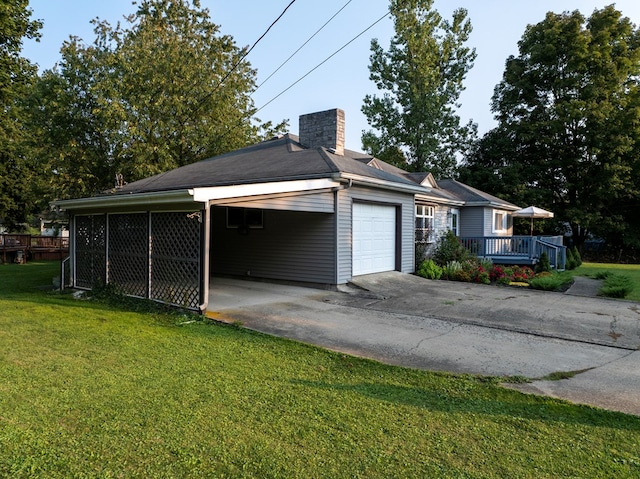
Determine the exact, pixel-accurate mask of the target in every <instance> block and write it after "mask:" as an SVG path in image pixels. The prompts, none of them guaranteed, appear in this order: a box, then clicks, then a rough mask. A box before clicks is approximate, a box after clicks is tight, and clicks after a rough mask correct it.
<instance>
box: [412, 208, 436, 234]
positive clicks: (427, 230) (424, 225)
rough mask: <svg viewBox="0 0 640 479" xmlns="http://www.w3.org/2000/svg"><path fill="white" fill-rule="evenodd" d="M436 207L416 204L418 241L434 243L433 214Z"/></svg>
mask: <svg viewBox="0 0 640 479" xmlns="http://www.w3.org/2000/svg"><path fill="white" fill-rule="evenodd" d="M434 210H435V208H434V207H433V206H427V205H416V243H433V236H434V235H433V216H434Z"/></svg>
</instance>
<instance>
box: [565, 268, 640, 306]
mask: <svg viewBox="0 0 640 479" xmlns="http://www.w3.org/2000/svg"><path fill="white" fill-rule="evenodd" d="M606 272H609V273H613V274H619V275H624V276H627V277H629V279H630V280H631V281H632V283H633V290H632V291H631V292H630V293H629V295H628V296H627V297H626V298H625V299H627V300H631V301H637V302H640V264H615V263H582V265H581V266H580V267H579V268H576V269H575V272H574V274H576V275H579V276H588V277H590V278H595V277H596V275H597V274H598V273H606Z"/></svg>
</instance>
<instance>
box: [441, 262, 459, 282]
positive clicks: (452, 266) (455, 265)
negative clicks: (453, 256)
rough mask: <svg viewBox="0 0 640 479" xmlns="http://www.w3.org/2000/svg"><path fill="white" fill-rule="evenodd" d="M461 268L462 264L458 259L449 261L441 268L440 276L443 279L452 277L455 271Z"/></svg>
mask: <svg viewBox="0 0 640 479" xmlns="http://www.w3.org/2000/svg"><path fill="white" fill-rule="evenodd" d="M461 269H462V264H461V263H460V262H459V261H449V262H448V263H447V264H446V265H444V267H443V268H442V277H443V278H444V279H451V280H452V279H454V277H455V275H456V272H457V271H459V270H461Z"/></svg>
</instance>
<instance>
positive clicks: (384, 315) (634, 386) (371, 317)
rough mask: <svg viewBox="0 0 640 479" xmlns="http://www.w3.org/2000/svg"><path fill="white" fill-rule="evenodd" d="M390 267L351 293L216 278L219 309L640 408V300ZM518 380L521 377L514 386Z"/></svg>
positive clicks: (318, 341)
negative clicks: (558, 376)
mask: <svg viewBox="0 0 640 479" xmlns="http://www.w3.org/2000/svg"><path fill="white" fill-rule="evenodd" d="M575 291H576V290H574V291H573V292H572V293H571V294H561V293H545V292H540V291H534V290H522V289H518V288H512V287H496V286H484V285H475V284H469V283H456V282H448V281H429V280H425V279H422V278H419V277H416V276H413V275H406V274H400V273H383V274H377V275H369V276H361V277H359V278H357V279H356V280H355V281H354V283H353V284H352V285H350V287H349V288H346V291H345V292H331V291H320V290H314V289H308V288H300V287H295V286H282V285H274V284H269V283H259V282H246V281H237V280H229V279H219V278H216V279H215V280H214V282H213V285H212V291H211V293H210V311H209V315H210V316H211V317H213V318H215V319H220V320H225V321H240V322H241V323H242V324H243V325H244V326H245V327H248V328H251V329H255V330H257V331H262V332H265V333H268V334H274V335H278V336H283V337H287V338H291V339H295V340H299V341H302V342H306V343H310V344H315V345H318V346H322V347H325V348H328V349H332V350H336V351H342V352H345V353H349V354H354V355H358V356H363V357H369V358H372V359H376V360H379V361H382V362H385V363H389V364H396V365H402V366H408V367H414V368H420V369H426V370H440V371H449V372H457V373H471V374H482V375H497V376H525V377H528V378H533V379H536V378H543V377H545V376H546V375H548V374H551V373H554V372H568V371H573V372H577V373H576V374H575V375H574V376H573V377H572V378H571V379H564V380H560V381H546V380H537V379H536V380H534V381H533V382H531V383H529V384H524V385H517V387H518V389H520V390H522V391H524V392H530V393H536V394H545V395H549V396H554V397H558V398H564V399H568V400H571V401H574V402H578V403H585V404H590V405H594V406H599V407H603V408H608V409H612V410H617V411H623V412H627V413H630V414H636V415H640V352H639V351H638V347H639V346H640V304H638V303H633V302H627V301H614V300H608V299H604V298H593V297H585V296H576V295H575ZM510 387H513V386H510Z"/></svg>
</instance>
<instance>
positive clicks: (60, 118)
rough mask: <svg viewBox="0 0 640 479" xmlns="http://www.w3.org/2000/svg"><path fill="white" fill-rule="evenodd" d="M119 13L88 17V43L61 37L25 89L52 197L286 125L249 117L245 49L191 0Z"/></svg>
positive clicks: (250, 82)
mask: <svg viewBox="0 0 640 479" xmlns="http://www.w3.org/2000/svg"><path fill="white" fill-rule="evenodd" d="M191 3H192V4H193V6H191V5H190V4H191ZM125 20H126V21H125V25H124V26H121V25H120V24H118V25H117V26H116V27H112V26H111V25H110V24H109V23H108V22H105V21H100V20H96V21H94V25H95V29H94V31H95V35H96V38H95V41H94V42H93V44H91V45H88V46H87V45H84V44H83V43H82V41H81V40H80V39H78V38H73V37H72V38H70V40H69V41H67V42H65V44H64V45H63V47H62V50H61V53H62V61H61V62H60V64H59V65H58V67H57V68H56V69H54V70H51V71H48V72H45V74H43V75H42V78H41V82H40V85H39V88H38V89H37V90H35V92H34V98H33V101H32V105H33V111H34V119H35V123H36V124H37V125H39V127H40V131H41V132H42V133H43V134H44V135H45V136H46V139H47V141H46V142H45V148H43V150H42V152H41V158H46V160H47V161H46V164H47V168H48V169H49V170H50V172H51V177H52V178H53V183H54V184H52V185H51V191H53V192H55V195H56V196H58V197H68V196H84V195H88V194H92V193H95V192H96V191H98V190H101V189H106V188H109V187H112V186H113V184H114V178H115V175H116V174H118V173H121V174H122V175H123V176H124V178H125V180H126V181H134V180H137V179H140V178H144V177H147V176H150V175H154V174H157V173H161V172H163V171H167V170H170V169H173V168H176V167H179V166H183V165H186V164H189V163H193V162H195V161H199V160H202V159H204V158H208V157H210V156H214V155H217V154H221V153H225V152H227V151H230V150H233V149H236V148H239V147H243V146H246V145H247V144H249V143H251V142H254V141H257V140H259V139H261V135H263V134H265V132H268V134H272V133H273V132H277V131H280V130H281V129H282V128H284V127H285V126H286V123H285V122H283V123H281V124H279V125H276V126H273V125H272V124H271V123H265V124H262V125H259V124H258V123H259V120H258V119H256V118H253V114H254V112H255V107H254V105H253V100H252V99H251V96H250V95H251V93H252V91H253V90H254V89H255V76H256V73H255V70H253V69H252V68H251V65H250V64H249V62H248V61H247V60H245V59H244V56H245V53H246V50H245V49H241V48H239V47H237V46H236V45H235V43H234V41H233V39H232V38H231V37H230V36H227V35H221V34H220V33H219V27H218V26H217V25H216V24H214V23H213V22H212V21H211V19H210V17H209V11H208V10H207V9H202V8H200V3H199V1H198V0H193V1H192V2H189V1H188V0H143V1H142V2H140V4H139V5H138V7H137V10H136V12H135V13H134V14H132V15H130V16H128V17H126V19H125ZM50 147H52V148H50Z"/></svg>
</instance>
